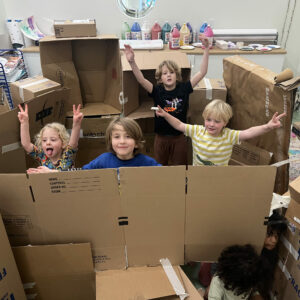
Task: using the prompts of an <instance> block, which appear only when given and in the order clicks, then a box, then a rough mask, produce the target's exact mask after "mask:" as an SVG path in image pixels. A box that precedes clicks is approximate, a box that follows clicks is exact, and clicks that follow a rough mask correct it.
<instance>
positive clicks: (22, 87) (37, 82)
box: [19, 78, 49, 101]
mask: <svg viewBox="0 0 300 300" xmlns="http://www.w3.org/2000/svg"><path fill="white" fill-rule="evenodd" d="M46 81H49V79H48V78H44V79H41V80H38V81H34V82H31V83H27V84H22V85H20V86H19V95H20V97H21V99H22V100H23V101H24V89H25V88H28V87H30V86H33V85H36V84H41V83H43V82H46Z"/></svg>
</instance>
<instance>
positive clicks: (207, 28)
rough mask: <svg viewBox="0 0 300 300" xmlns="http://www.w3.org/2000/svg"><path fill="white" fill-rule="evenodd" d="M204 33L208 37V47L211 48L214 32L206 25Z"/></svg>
mask: <svg viewBox="0 0 300 300" xmlns="http://www.w3.org/2000/svg"><path fill="white" fill-rule="evenodd" d="M204 35H205V36H206V37H207V38H208V43H209V48H212V45H213V41H214V32H213V30H212V28H211V27H210V25H207V26H206V28H205V30H204Z"/></svg>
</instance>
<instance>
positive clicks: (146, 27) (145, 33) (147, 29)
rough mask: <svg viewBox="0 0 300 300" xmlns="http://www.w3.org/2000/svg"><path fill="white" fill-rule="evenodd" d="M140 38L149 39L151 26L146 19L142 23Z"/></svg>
mask: <svg viewBox="0 0 300 300" xmlns="http://www.w3.org/2000/svg"><path fill="white" fill-rule="evenodd" d="M142 40H151V28H150V25H149V23H148V22H147V21H145V22H144V23H143V25H142Z"/></svg>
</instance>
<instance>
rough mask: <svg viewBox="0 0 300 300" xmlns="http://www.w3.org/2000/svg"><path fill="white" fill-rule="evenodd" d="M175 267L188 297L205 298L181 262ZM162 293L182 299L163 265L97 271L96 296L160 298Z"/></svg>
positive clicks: (190, 299) (104, 299)
mask: <svg viewBox="0 0 300 300" xmlns="http://www.w3.org/2000/svg"><path fill="white" fill-rule="evenodd" d="M173 268H174V270H175V272H176V274H177V276H178V278H179V280H180V281H181V283H182V284H183V286H184V288H185V291H186V292H187V293H188V294H189V297H187V298H186V299H187V300H201V299H203V298H202V297H201V296H200V294H199V293H198V292H197V290H196V289H195V288H194V286H193V285H192V283H191V282H190V281H189V279H188V278H187V277H186V275H185V274H184V272H183V271H182V269H181V268H180V267H179V266H174V267H173ZM168 296H173V297H174V298H173V297H172V298H169V297H168ZM139 297H140V298H139ZM163 297H168V298H167V299H179V297H178V296H176V293H175V291H174V289H173V287H172V286H171V284H170V282H169V280H168V277H167V276H166V274H165V272H164V270H163V268H162V267H161V266H158V267H136V268H128V269H127V270H117V271H112V270H111V271H103V272H97V274H96V299H97V300H111V299H114V300H129V299H136V300H138V299H161V298H163Z"/></svg>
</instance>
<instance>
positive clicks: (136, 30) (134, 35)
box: [131, 22, 142, 40]
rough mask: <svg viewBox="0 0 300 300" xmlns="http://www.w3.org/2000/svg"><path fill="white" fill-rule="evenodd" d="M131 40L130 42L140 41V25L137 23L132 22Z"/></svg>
mask: <svg viewBox="0 0 300 300" xmlns="http://www.w3.org/2000/svg"><path fill="white" fill-rule="evenodd" d="M131 39H132V40H141V39H142V31H141V27H140V24H139V23H138V22H134V23H133V24H132V26H131Z"/></svg>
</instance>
